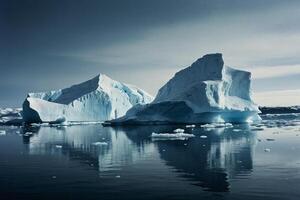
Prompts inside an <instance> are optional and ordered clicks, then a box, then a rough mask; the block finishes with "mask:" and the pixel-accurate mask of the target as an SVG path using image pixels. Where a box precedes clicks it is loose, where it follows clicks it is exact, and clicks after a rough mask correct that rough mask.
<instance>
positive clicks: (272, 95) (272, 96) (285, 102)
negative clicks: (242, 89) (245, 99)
mask: <svg viewBox="0 0 300 200" xmlns="http://www.w3.org/2000/svg"><path fill="white" fill-rule="evenodd" d="M252 96H253V100H254V101H255V103H257V104H259V105H260V106H291V105H300V89H299V90H278V91H267V92H256V93H253V95H252Z"/></svg>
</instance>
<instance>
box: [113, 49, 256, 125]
mask: <svg viewBox="0 0 300 200" xmlns="http://www.w3.org/2000/svg"><path fill="white" fill-rule="evenodd" d="M250 78H251V73H250V72H247V71H242V70H237V69H233V68H231V67H227V66H225V65H224V61H223V58H222V54H219V53H217V54H209V55H205V56H203V57H202V58H200V59H198V60H197V61H196V62H194V63H193V64H192V65H191V66H190V67H187V68H185V69H183V70H181V71H179V72H177V73H176V74H175V76H174V77H173V78H172V79H170V80H169V81H168V82H167V83H166V84H165V85H164V86H163V87H162V88H160V90H159V92H158V94H157V96H156V97H155V99H154V101H153V102H151V103H150V104H147V105H143V106H140V105H139V106H134V107H133V108H131V109H130V110H129V111H128V112H127V113H126V115H125V117H121V118H119V119H116V120H112V121H111V124H112V125H114V124H126V123H132V124H135V123H137V124H147V123H154V124H158V123H162V124H163V123H216V122H217V123H219V122H253V121H257V120H260V117H259V116H258V113H259V112H260V111H259V109H258V106H257V105H256V104H255V103H254V102H253V101H252V99H251V96H250V93H251V89H250V83H251V80H250Z"/></svg>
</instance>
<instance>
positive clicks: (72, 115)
mask: <svg viewBox="0 0 300 200" xmlns="http://www.w3.org/2000/svg"><path fill="white" fill-rule="evenodd" d="M152 99H153V98H152V97H151V95H149V94H148V93H146V92H144V91H143V90H141V89H139V88H137V87H135V86H132V85H127V84H124V83H120V82H118V81H115V80H112V79H111V78H109V77H107V76H106V75H103V74H100V75H98V76H96V77H95V78H93V79H91V80H88V81H86V82H83V83H80V84H78V85H73V86H71V87H69V88H65V89H61V90H57V91H50V92H43V93H29V94H28V97H27V98H26V100H25V101H24V103H23V113H22V115H23V119H24V121H25V122H29V123H31V122H57V123H61V122H65V121H68V122H89V121H104V120H109V119H115V118H117V117H121V116H123V115H124V114H125V113H126V111H127V110H128V109H129V108H131V107H132V106H133V105H137V104H145V103H150V102H151V101H152Z"/></svg>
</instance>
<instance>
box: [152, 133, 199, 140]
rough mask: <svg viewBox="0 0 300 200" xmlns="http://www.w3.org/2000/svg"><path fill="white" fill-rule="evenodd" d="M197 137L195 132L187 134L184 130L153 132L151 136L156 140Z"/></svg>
mask: <svg viewBox="0 0 300 200" xmlns="http://www.w3.org/2000/svg"><path fill="white" fill-rule="evenodd" d="M192 137H195V135H194V134H187V133H183V132H177V133H154V132H153V133H152V134H151V138H152V139H154V140H187V139H189V138H192Z"/></svg>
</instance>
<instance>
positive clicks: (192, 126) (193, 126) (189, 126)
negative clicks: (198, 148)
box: [185, 124, 196, 128]
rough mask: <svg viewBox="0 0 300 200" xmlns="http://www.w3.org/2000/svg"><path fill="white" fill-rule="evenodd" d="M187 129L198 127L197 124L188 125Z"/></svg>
mask: <svg viewBox="0 0 300 200" xmlns="http://www.w3.org/2000/svg"><path fill="white" fill-rule="evenodd" d="M185 127H186V128H195V127H196V125H195V124H190V125H186V126H185Z"/></svg>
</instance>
